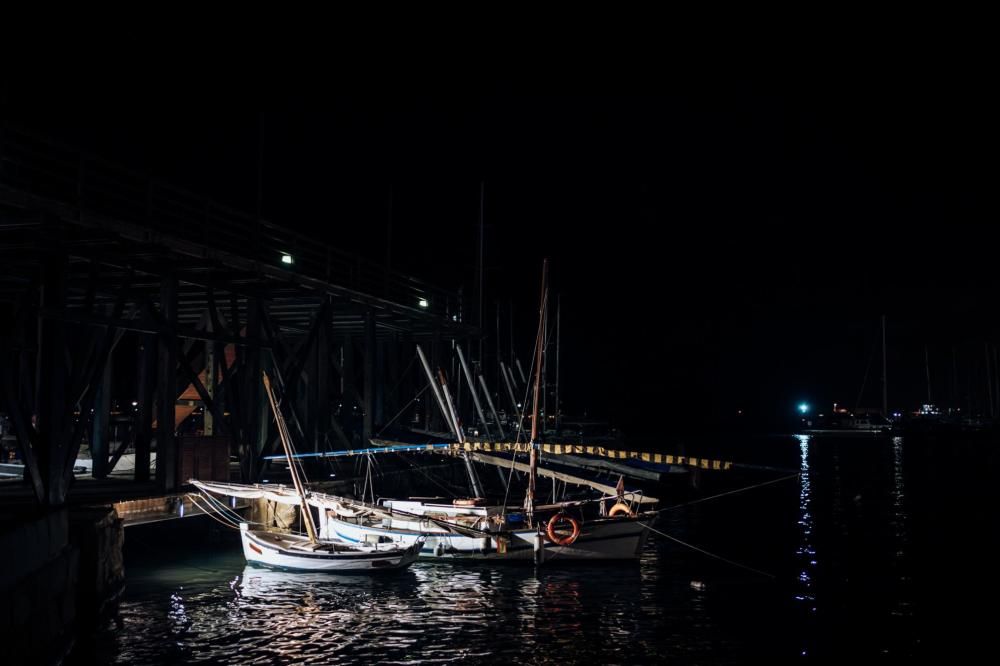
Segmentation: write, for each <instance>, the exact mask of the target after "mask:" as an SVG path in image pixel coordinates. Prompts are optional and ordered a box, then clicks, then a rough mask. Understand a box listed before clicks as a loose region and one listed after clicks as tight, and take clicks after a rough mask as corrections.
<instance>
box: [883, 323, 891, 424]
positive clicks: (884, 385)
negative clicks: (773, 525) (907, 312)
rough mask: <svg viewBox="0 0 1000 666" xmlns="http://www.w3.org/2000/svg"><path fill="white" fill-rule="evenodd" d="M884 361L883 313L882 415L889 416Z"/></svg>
mask: <svg viewBox="0 0 1000 666" xmlns="http://www.w3.org/2000/svg"><path fill="white" fill-rule="evenodd" d="M885 368H886V361H885V315H882V416H883V418H889V397H888V396H889V393H888V389H887V380H886V373H885Z"/></svg>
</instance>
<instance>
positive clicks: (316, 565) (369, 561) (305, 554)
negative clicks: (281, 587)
mask: <svg viewBox="0 0 1000 666" xmlns="http://www.w3.org/2000/svg"><path fill="white" fill-rule="evenodd" d="M240 537H241V538H242V540H243V554H244V555H245V556H246V558H247V562H252V563H254V564H263V565H265V566H269V567H277V568H281V569H294V570H298V571H328V572H334V573H370V572H373V571H380V570H386V571H391V570H394V569H402V568H405V567H408V566H409V565H410V564H412V563H413V562H414V561H415V560H416V559H417V556H418V555H419V551H420V546H419V545H416V540H414V543H413V544H408V545H407V546H404V547H401V546H400V545H399V544H382V545H381V546H380V545H374V546H368V545H362V544H358V545H347V544H337V543H334V542H331V541H325V542H321V543H320V544H318V545H315V546H310V544H309V540H308V538H306V537H303V536H300V535H296V534H277V533H273V532H263V531H258V530H250V529H248V527H247V524H246V523H243V524H242V525H240Z"/></svg>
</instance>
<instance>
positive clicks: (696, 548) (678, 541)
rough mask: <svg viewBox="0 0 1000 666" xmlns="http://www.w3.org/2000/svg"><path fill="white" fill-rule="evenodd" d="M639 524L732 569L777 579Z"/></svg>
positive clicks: (772, 575) (649, 526)
mask: <svg viewBox="0 0 1000 666" xmlns="http://www.w3.org/2000/svg"><path fill="white" fill-rule="evenodd" d="M639 524H640V525H642V526H643V527H645V528H646V529H648V530H649V531H651V532H656V533H657V534H659V535H660V536H662V537H665V538H667V539H670V540H671V541H674V542H676V543H679V544H680V545H682V546H686V547H687V548H690V549H691V550H696V551H698V552H699V553H701V554H703V555H708V556H709V557H711V558H714V559H717V560H720V561H722V562H725V563H726V564H731V565H733V566H734V567H739V568H740V569H746V570H747V571H752V572H754V573H756V574H760V575H761V576H767V577H768V578H770V579H771V580H774V579H775V578H777V576H775V575H774V574H770V573H768V572H766V571H761V570H760V569H754V568H753V567H751V566H747V565H746V564H740V563H739V562H735V561H733V560H730V559H727V558H725V557H722V556H721V555H716V554H715V553H710V552H708V551H707V550H705V549H704V548H699V547H698V546H695V545H693V544H690V543H687V542H686V541H681V540H680V539H678V538H677V537H672V536H670V535H669V534H667V533H666V532H661V531H660V530H658V529H656V528H654V527H652V526H651V525H647V524H645V523H639Z"/></svg>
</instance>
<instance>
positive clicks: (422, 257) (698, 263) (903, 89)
mask: <svg viewBox="0 0 1000 666" xmlns="http://www.w3.org/2000/svg"><path fill="white" fill-rule="evenodd" d="M984 70H985V63H982V62H981V61H978V64H977V62H973V61H971V60H967V59H965V57H964V56H953V57H951V58H946V59H939V58H937V57H934V56H927V57H923V58H911V57H908V56H906V54H897V55H896V56H895V57H891V58H886V59H884V60H879V61H877V62H875V61H871V62H868V61H865V60H863V59H859V60H856V61H854V62H850V63H848V62H840V61H839V60H837V59H831V60H830V61H828V62H826V64H823V65H815V66H812V65H810V66H804V65H803V66H798V67H795V68H788V67H785V68H766V67H762V68H761V69H759V70H755V69H753V68H752V67H743V68H741V71H737V69H736V68H735V67H732V68H728V69H726V70H724V71H722V72H715V71H712V72H709V71H707V70H705V71H692V70H685V71H682V72H680V73H678V72H674V71H671V70H669V69H666V68H665V69H663V70H653V71H646V70H644V71H643V72H642V73H638V72H630V73H628V74H624V73H621V72H614V71H610V72H609V71H600V72H597V71H594V72H589V71H574V72H562V71H553V72H551V73H548V72H547V73H546V75H536V76H534V77H532V78H531V79H530V80H527V79H523V78H518V77H512V76H499V77H489V76H487V77H483V78H473V77H470V76H459V77H454V78H450V77H447V76H442V77H439V78H434V79H433V80H429V79H428V78H424V77H409V76H404V75H398V76H396V77H394V78H386V79H375V80H364V79H363V78H358V79H353V80H351V81H350V82H345V81H334V80H331V81H330V82H329V85H328V86H325V89H326V90H325V92H318V91H313V92H312V94H310V93H308V92H300V93H299V94H297V95H289V96H284V95H281V96H277V95H275V96H274V97H273V98H270V99H267V103H266V104H262V103H261V102H260V101H259V100H257V101H256V102H243V101H238V100H235V99H231V98H228V97H227V96H226V93H225V92H224V91H207V92H206V91H205V90H204V89H202V88H199V89H198V91H197V92H194V91H186V90H185V89H184V88H183V86H181V87H180V89H178V88H177V86H178V85H179V84H178V83H176V82H175V83H174V84H173V86H174V88H173V89H172V91H173V92H172V94H171V95H169V96H168V95H166V94H163V95H159V96H158V95H154V94H153V93H152V92H150V91H152V90H154V89H155V86H152V85H151V86H150V87H149V89H148V90H146V89H144V91H143V93H142V94H140V95H133V94H131V91H127V90H123V89H122V88H120V87H119V86H117V85H114V84H111V83H105V82H95V81H93V80H87V81H82V82H81V81H76V82H74V83H72V84H68V85H66V86H60V85H52V84H51V82H38V81H34V82H26V81H25V82H20V83H19V82H13V81H7V82H5V83H4V84H3V87H2V88H0V90H2V98H0V100H2V107H0V108H2V113H3V116H4V117H5V118H6V119H7V121H9V122H11V123H14V124H16V125H19V126H23V127H28V128H31V129H35V130H38V131H41V132H44V133H47V134H51V135H53V136H56V137H60V138H62V139H64V140H66V141H68V142H71V143H73V144H74V145H80V146H82V147H85V148H87V149H90V150H92V151H93V152H95V153H97V154H99V155H103V156H105V157H107V158H109V159H112V160H116V161H120V162H123V163H125V164H129V165H132V166H134V167H136V168H137V169H141V170H145V171H149V172H151V173H153V174H155V175H157V176H160V177H162V178H163V179H165V180H168V181H172V182H174V183H177V184H179V185H182V186H186V187H189V188H191V189H193V190H195V191H198V192H202V193H206V194H209V195H211V196H213V197H215V198H217V199H219V200H221V201H224V202H228V203H230V204H232V205H234V206H236V207H239V208H242V209H245V210H247V211H253V210H254V209H255V207H256V202H257V167H258V154H259V153H260V154H262V155H263V179H262V182H263V194H262V201H263V203H262V209H263V215H264V216H265V217H267V218H269V219H271V220H273V221H274V222H277V223H279V224H283V225H285V226H288V227H292V228H296V229H301V230H303V231H308V232H309V233H311V234H314V235H315V236H316V237H317V238H320V239H322V240H327V241H332V242H334V243H336V244H338V245H340V246H341V247H343V248H344V249H346V250H350V251H353V252H357V253H360V254H362V255H365V256H367V257H370V258H372V259H374V260H378V261H385V260H386V258H387V253H389V252H390V251H391V262H392V266H393V268H396V269H398V270H401V271H405V272H409V273H412V274H414V275H417V276H419V277H423V278H425V279H427V280H429V281H432V282H436V283H439V284H441V285H442V286H450V287H457V286H458V285H464V286H465V289H466V290H467V293H474V292H473V283H474V274H475V259H476V243H477V233H478V214H479V183H480V181H485V191H486V196H485V224H486V255H487V269H488V270H487V274H486V282H487V285H486V321H485V328H486V331H487V334H488V337H487V348H488V349H490V348H491V346H492V345H493V344H494V342H495V340H494V338H495V336H494V335H493V332H494V330H495V319H494V317H495V308H496V305H495V304H496V303H497V302H499V303H500V304H501V309H502V312H503V316H504V321H503V325H502V327H503V335H502V340H501V343H502V344H503V345H504V346H505V348H506V345H508V344H509V342H508V341H507V330H508V326H509V323H508V320H507V319H506V318H507V317H508V316H509V315H508V313H509V312H510V311H511V307H512V304H513V310H514V321H515V325H516V331H515V335H516V337H517V340H516V344H517V350H518V354H519V356H520V357H521V358H522V362H525V361H527V360H528V358H529V356H530V353H531V344H532V340H533V335H534V327H535V316H536V312H537V299H538V279H539V274H540V266H541V258H542V257H543V256H547V257H549V258H550V259H551V275H552V284H553V293H558V294H560V296H561V299H562V305H563V321H562V323H563V350H562V361H563V363H562V364H563V368H564V387H565V388H564V396H565V401H566V409H567V410H568V411H570V412H574V413H581V412H583V411H584V410H586V411H587V412H588V413H589V414H593V415H600V416H605V417H609V418H611V419H613V420H614V421H615V422H616V423H617V424H619V425H620V426H621V427H622V428H623V429H624V430H625V431H626V432H627V433H644V432H653V431H656V430H657V429H659V428H661V427H662V424H663V421H664V419H667V420H668V421H670V422H671V423H672V424H674V425H676V426H679V427H684V428H693V429H712V428H713V427H715V426H717V425H721V424H723V423H728V422H729V421H731V420H732V418H733V417H734V416H735V414H736V412H737V410H740V409H742V410H744V413H745V415H746V416H747V417H748V418H752V419H755V420H757V421H758V422H759V423H761V424H762V425H763V424H768V425H769V424H773V423H777V422H778V421H779V420H780V418H781V417H783V416H787V415H789V414H791V413H792V410H793V409H794V405H795V404H796V403H797V402H798V401H800V400H808V401H810V402H811V403H814V404H816V405H827V404H829V403H831V402H833V401H837V402H840V403H841V404H846V405H848V406H853V405H855V404H857V403H858V402H859V393H860V404H861V405H862V406H864V405H870V406H878V405H879V404H880V393H879V391H880V389H879V378H880V371H881V369H880V363H881V360H880V357H879V351H878V350H877V349H876V347H877V345H879V335H880V332H879V317H880V315H882V314H886V315H888V318H889V333H888V344H889V375H890V377H889V382H890V384H889V393H890V398H889V400H890V407H892V408H894V409H909V408H913V407H915V406H917V405H918V404H919V403H920V402H921V401H923V400H924V398H925V396H926V393H927V386H926V379H925V366H924V348H925V346H927V349H928V351H929V357H930V364H931V367H930V371H931V378H932V385H931V388H932V392H933V394H934V396H933V397H934V400H935V402H938V403H939V404H942V405H950V404H958V405H959V406H962V407H963V408H967V406H968V405H969V404H971V405H972V406H973V407H974V408H975V407H976V403H977V402H979V403H981V402H982V400H983V394H984V392H985V378H984V372H985V370H984V361H985V354H986V351H985V345H986V344H987V343H988V344H997V343H1000V335H998V333H1000V330H998V328H1000V326H998V325H1000V322H998V316H997V308H996V305H995V294H996V293H997V290H996V287H997V284H998V277H997V269H996V262H995V259H994V257H995V252H996V251H995V247H996V246H995V244H994V243H993V241H992V237H993V235H992V233H990V232H991V230H992V229H991V227H992V226H993V224H994V223H995V220H996V219H997V218H996V210H995V208H996V205H995V198H994V197H992V196H990V195H991V194H992V189H993V183H994V182H995V176H996V168H995V161H996V155H997V154H998V153H997V150H996V148H997V146H996V141H995V139H996V136H995V134H996V133H995V129H994V126H993V125H994V119H995V118H996V109H995V105H994V104H993V102H992V100H991V94H990V92H991V91H990V90H989V88H990V86H989V85H987V81H989V80H991V79H990V77H989V76H986V74H985V71H984ZM984 77H985V78H984ZM994 78H995V77H994ZM168 97H169V99H168ZM262 106H263V107H265V108H267V109H269V110H268V111H265V112H263V113H261V112H259V111H258V110H257V109H259V108H261V107H262ZM390 190H391V192H392V245H391V249H390V248H389V247H388V244H387V236H388V234H387V229H388V210H389V206H388V204H389V196H390V195H389V193H390ZM873 351H874V353H873ZM866 368H867V369H868V372H867V382H866V383H865V390H864V391H863V392H862V391H861V389H862V382H863V380H864V379H865V376H866ZM956 368H957V373H956V372H955V370H956ZM956 388H957V391H956ZM970 400H971V403H970Z"/></svg>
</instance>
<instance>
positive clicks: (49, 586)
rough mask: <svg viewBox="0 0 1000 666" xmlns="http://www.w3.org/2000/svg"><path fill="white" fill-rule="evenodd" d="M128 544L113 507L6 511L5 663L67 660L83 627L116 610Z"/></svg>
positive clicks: (2, 571) (2, 569) (1, 565)
mask: <svg viewBox="0 0 1000 666" xmlns="http://www.w3.org/2000/svg"><path fill="white" fill-rule="evenodd" d="M122 543H123V531H122V527H121V520H120V519H119V518H118V515H117V514H116V513H115V511H114V510H113V509H110V508H92V509H91V508H81V509H72V510H69V509H57V510H52V511H49V512H45V513H41V512H39V513H36V514H26V515H18V516H13V517H12V516H3V517H0V639H2V643H0V645H2V648H0V654H2V655H3V657H2V660H0V661H2V663H4V664H57V663H60V662H61V661H63V660H64V659H65V658H66V656H67V655H68V654H69V652H70V650H72V648H73V646H74V644H75V643H76V640H77V636H78V634H79V633H81V632H89V631H90V630H92V629H93V627H95V626H96V623H97V622H98V621H100V619H101V618H102V617H107V614H108V613H110V612H113V610H114V604H115V602H116V601H117V598H118V596H119V595H120V594H121V591H122V589H123V587H124V577H125V573H124V566H123V565H122Z"/></svg>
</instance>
